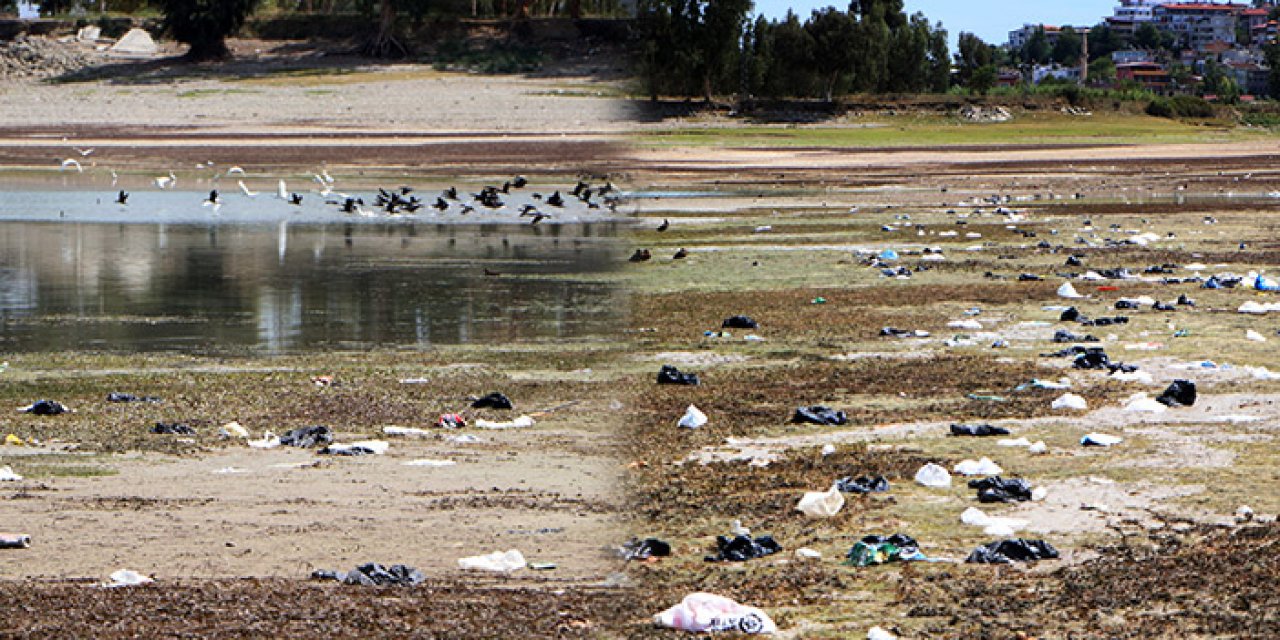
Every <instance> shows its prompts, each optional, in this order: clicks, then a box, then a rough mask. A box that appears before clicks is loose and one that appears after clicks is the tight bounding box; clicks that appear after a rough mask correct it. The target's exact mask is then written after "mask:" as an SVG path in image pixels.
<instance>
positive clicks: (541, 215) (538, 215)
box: [529, 213, 551, 224]
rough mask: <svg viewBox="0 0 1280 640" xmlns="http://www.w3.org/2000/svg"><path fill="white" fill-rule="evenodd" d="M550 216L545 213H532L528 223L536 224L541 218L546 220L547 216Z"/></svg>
mask: <svg viewBox="0 0 1280 640" xmlns="http://www.w3.org/2000/svg"><path fill="white" fill-rule="evenodd" d="M550 217H551V216H549V215H547V214H545V213H534V214H533V220H531V221H529V224H538V223H539V222H542V221H543V220H546V219H547V218H550Z"/></svg>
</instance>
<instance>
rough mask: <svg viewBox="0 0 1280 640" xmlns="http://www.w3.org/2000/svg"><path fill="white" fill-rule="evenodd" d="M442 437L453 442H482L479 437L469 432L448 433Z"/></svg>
mask: <svg viewBox="0 0 1280 640" xmlns="http://www.w3.org/2000/svg"><path fill="white" fill-rule="evenodd" d="M444 439H445V440H446V441H448V442H452V443H454V444H478V443H481V442H484V441H483V440H481V439H480V438H479V437H477V436H473V435H471V434H469V433H464V434H462V435H456V436H453V435H449V436H445V437H444Z"/></svg>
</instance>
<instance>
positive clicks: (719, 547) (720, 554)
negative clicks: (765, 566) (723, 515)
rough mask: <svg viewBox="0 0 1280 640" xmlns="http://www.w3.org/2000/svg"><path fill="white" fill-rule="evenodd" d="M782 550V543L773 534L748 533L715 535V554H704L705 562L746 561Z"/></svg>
mask: <svg viewBox="0 0 1280 640" xmlns="http://www.w3.org/2000/svg"><path fill="white" fill-rule="evenodd" d="M779 551H782V545H780V544H778V541H776V540H774V539H773V536H760V537H759V538H752V537H751V536H750V534H744V535H735V536H734V537H732V538H730V537H728V536H716V555H714V556H706V557H705V558H704V560H706V561H707V562H746V561H747V560H754V559H756V558H763V557H765V556H769V555H773V554H775V553H778V552H779Z"/></svg>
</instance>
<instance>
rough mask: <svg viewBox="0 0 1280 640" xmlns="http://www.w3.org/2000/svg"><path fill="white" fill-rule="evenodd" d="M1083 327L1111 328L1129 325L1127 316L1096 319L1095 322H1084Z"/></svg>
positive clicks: (1082, 322)
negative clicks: (1112, 326)
mask: <svg viewBox="0 0 1280 640" xmlns="http://www.w3.org/2000/svg"><path fill="white" fill-rule="evenodd" d="M1080 324H1081V325H1083V326H1086V327H1110V326H1111V325H1115V324H1129V318H1128V317H1127V316H1115V317H1114V318H1094V319H1093V320H1083V321H1081V322H1080Z"/></svg>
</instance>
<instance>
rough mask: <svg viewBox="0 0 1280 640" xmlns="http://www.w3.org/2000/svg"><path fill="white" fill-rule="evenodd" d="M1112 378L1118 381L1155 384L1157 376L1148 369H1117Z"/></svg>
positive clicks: (1110, 377)
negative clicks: (1153, 375)
mask: <svg viewBox="0 0 1280 640" xmlns="http://www.w3.org/2000/svg"><path fill="white" fill-rule="evenodd" d="M1107 377H1108V379H1110V380H1115V381H1117V382H1137V383H1140V384H1155V378H1153V377H1152V376H1151V374H1149V373H1147V372H1146V371H1116V372H1114V373H1112V374H1111V375H1110V376H1107Z"/></svg>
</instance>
